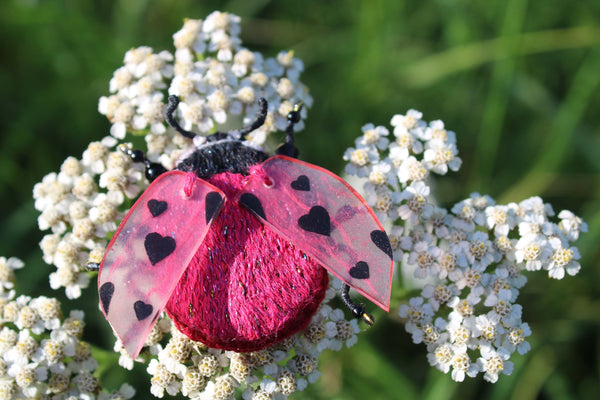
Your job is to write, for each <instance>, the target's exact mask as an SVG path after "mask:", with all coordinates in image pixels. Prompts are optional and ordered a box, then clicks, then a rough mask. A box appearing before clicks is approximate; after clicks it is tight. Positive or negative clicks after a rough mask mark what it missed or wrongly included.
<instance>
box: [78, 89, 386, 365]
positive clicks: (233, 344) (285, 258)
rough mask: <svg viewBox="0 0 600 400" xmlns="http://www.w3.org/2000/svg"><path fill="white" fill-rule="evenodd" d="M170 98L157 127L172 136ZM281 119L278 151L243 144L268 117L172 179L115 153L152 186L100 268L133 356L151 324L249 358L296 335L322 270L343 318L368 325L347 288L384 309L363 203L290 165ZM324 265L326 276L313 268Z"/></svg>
mask: <svg viewBox="0 0 600 400" xmlns="http://www.w3.org/2000/svg"><path fill="white" fill-rule="evenodd" d="M178 104H179V98H177V97H176V96H170V97H169V104H168V107H167V111H166V120H167V122H168V123H169V124H170V125H171V126H172V127H173V128H174V129H175V130H176V131H177V132H179V133H180V134H182V135H184V136H186V137H189V138H193V137H194V136H196V135H195V134H194V133H192V132H189V131H186V130H184V129H183V128H181V126H180V125H179V124H178V122H177V121H176V120H175V118H174V116H173V114H174V112H175V110H176V108H177V106H178ZM299 111H300V107H295V108H294V110H293V111H292V112H291V113H290V114H289V115H288V125H287V128H286V141H285V143H283V144H282V145H281V146H280V147H279V148H278V149H277V151H276V155H274V156H269V155H267V154H266V153H265V152H264V151H262V150H260V149H258V148H256V146H251V145H250V144H249V143H248V142H245V137H246V135H247V134H248V133H250V132H252V131H253V130H254V129H257V128H258V127H260V126H261V125H262V124H263V123H264V120H265V117H266V115H267V102H266V100H264V99H260V100H259V112H258V115H257V118H256V120H255V121H254V122H253V123H252V124H251V125H250V126H248V127H246V128H244V129H242V130H239V131H234V132H229V133H221V132H217V133H215V134H213V135H211V136H208V137H207V139H206V142H205V143H204V144H202V145H200V146H197V147H195V148H194V149H193V150H192V151H190V152H189V153H188V154H187V155H186V156H184V157H182V159H181V160H180V162H179V163H178V165H177V167H176V169H175V170H171V171H167V170H166V169H165V168H164V167H163V166H162V165H160V164H158V163H152V162H150V161H149V160H147V159H146V157H145V156H144V154H143V152H141V151H139V150H131V149H128V148H126V147H125V146H123V147H122V148H121V150H122V151H124V152H125V153H126V154H128V155H129V156H130V157H131V159H132V160H133V161H135V162H141V163H144V164H145V166H146V169H145V172H146V177H147V178H148V180H149V181H151V184H150V186H148V188H147V189H146V190H145V191H144V193H143V194H142V195H141V196H140V197H139V199H138V200H137V201H136V203H135V204H134V205H133V207H132V208H131V209H130V210H129V212H128V214H127V215H126V216H125V218H124V219H123V221H122V222H121V224H120V225H119V227H118V229H117V231H116V232H115V234H114V236H113V237H112V239H111V241H110V243H109V244H108V247H107V250H106V252H105V254H104V258H103V260H102V262H101V264H100V265H98V264H90V265H88V268H89V269H97V270H99V274H98V292H99V298H100V305H101V309H102V312H103V313H104V315H105V317H106V319H107V320H108V322H109V323H110V325H111V326H112V328H113V329H114V331H115V332H116V333H117V335H118V336H119V338H120V339H121V341H122V343H123V346H124V347H125V349H126V351H127V352H128V353H129V355H130V356H131V357H133V358H135V357H136V356H137V355H138V354H139V352H140V351H141V348H142V347H143V345H144V342H145V340H146V338H147V336H148V335H149V333H150V331H151V329H152V327H153V325H154V324H155V322H156V321H157V320H158V318H159V316H160V314H161V313H162V312H163V310H164V311H166V312H167V314H168V315H169V317H170V318H171V319H172V320H173V322H174V324H175V325H176V327H177V328H178V329H179V330H180V331H181V332H183V333H184V334H185V335H187V336H188V337H189V338H190V339H192V340H195V341H200V342H202V343H204V344H205V345H207V346H210V347H214V348H219V349H224V350H233V351H237V352H250V351H256V350H259V349H262V348H265V347H267V346H269V345H271V344H273V343H276V342H278V341H281V340H283V339H285V338H287V337H289V336H291V335H293V334H294V333H296V332H298V331H300V330H302V329H305V328H306V327H307V326H308V324H309V322H310V320H311V317H312V316H313V314H314V313H315V312H316V310H317V308H318V306H319V304H320V303H321V301H322V300H323V297H324V296H325V291H326V289H327V285H328V275H327V271H329V272H330V273H332V274H334V275H335V276H337V277H338V278H340V279H341V280H342V281H343V282H344V284H343V286H342V290H341V296H342V300H343V301H344V303H345V304H346V306H347V307H348V308H349V309H350V311H351V312H352V314H353V316H354V317H356V318H361V319H363V320H364V321H365V322H366V323H368V324H369V325H372V324H373V318H372V317H371V316H370V315H369V314H367V313H366V312H365V309H364V307H363V306H362V305H357V304H355V303H353V302H352V300H350V297H349V294H348V292H349V288H350V287H352V288H354V289H355V290H356V291H358V292H359V293H361V294H362V295H364V296H365V297H366V298H368V299H370V300H371V301H372V302H373V303H375V304H376V305H378V306H379V307H381V308H383V309H384V310H386V311H388V310H389V302H390V291H391V274H392V261H393V260H392V248H391V246H390V242H389V239H388V237H387V235H386V233H385V231H384V229H383V227H382V226H381V223H380V222H379V221H378V220H377V217H376V216H375V214H374V213H373V211H372V210H371V209H370V207H369V206H368V205H367V203H366V202H365V200H364V199H363V198H362V197H361V196H360V195H359V194H358V193H357V192H356V191H355V190H354V189H353V188H352V187H351V186H350V185H349V184H348V183H346V182H345V181H344V180H342V179H341V178H340V177H338V176H336V175H335V174H333V173H331V172H330V171H327V170H325V169H323V168H321V167H318V166H315V165H312V164H309V163H306V162H303V161H300V160H298V159H297V158H296V154H297V151H296V149H295V147H294V135H293V131H294V124H295V123H297V122H298V121H299V119H300V115H299ZM323 267H324V268H323Z"/></svg>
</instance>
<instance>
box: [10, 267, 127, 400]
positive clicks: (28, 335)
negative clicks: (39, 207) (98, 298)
mask: <svg viewBox="0 0 600 400" xmlns="http://www.w3.org/2000/svg"><path fill="white" fill-rule="evenodd" d="M22 266H23V262H21V261H20V260H18V259H16V258H9V259H8V260H7V259H6V258H4V257H0V400H5V399H6V400H8V399H47V400H58V399H96V398H97V399H99V400H110V399H123V400H124V399H130V398H132V397H133V395H134V394H135V392H134V390H133V388H132V387H131V386H129V385H126V384H125V385H123V386H122V387H121V389H120V390H119V391H115V392H113V393H106V392H102V387H101V385H100V383H99V382H98V379H97V378H96V377H95V376H94V375H93V374H94V372H95V370H96V368H97V367H98V362H97V361H96V360H95V359H94V358H93V357H92V350H91V347H90V345H89V344H87V343H86V342H83V341H81V337H82V335H83V328H84V326H85V324H84V322H83V312H81V311H71V313H70V315H69V317H67V318H64V317H63V315H62V310H61V306H60V302H59V301H58V300H57V299H55V298H49V297H45V296H40V297H36V298H31V297H29V296H18V297H15V296H16V293H15V291H14V289H12V287H13V286H14V273H13V270H14V269H16V268H21V267H22Z"/></svg>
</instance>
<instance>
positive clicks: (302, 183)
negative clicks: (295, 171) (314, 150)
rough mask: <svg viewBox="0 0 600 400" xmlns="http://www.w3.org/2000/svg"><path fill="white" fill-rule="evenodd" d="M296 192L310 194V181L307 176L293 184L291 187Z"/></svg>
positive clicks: (302, 176) (299, 178) (301, 177)
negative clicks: (300, 191)
mask: <svg viewBox="0 0 600 400" xmlns="http://www.w3.org/2000/svg"><path fill="white" fill-rule="evenodd" d="M290 186H291V187H292V189H294V190H302V191H303V192H308V191H309V190H310V180H309V179H308V176H306V175H300V176H299V177H298V179H296V180H295V181H293V182H292V184H291V185H290Z"/></svg>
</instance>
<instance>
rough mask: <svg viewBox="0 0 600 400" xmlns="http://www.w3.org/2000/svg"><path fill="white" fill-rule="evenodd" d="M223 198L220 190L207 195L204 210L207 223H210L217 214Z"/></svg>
mask: <svg viewBox="0 0 600 400" xmlns="http://www.w3.org/2000/svg"><path fill="white" fill-rule="evenodd" d="M222 204H223V198H222V197H221V195H220V194H219V193H218V192H210V193H208V194H207V195H206V198H205V205H204V210H205V214H206V223H207V224H208V223H209V222H210V221H211V220H212V219H213V217H214V216H215V214H216V213H217V212H218V211H219V210H220V209H221V205H222Z"/></svg>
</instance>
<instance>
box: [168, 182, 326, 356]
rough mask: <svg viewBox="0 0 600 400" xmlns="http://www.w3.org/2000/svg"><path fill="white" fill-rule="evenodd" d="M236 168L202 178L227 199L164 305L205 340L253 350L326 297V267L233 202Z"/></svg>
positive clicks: (285, 332)
mask: <svg viewBox="0 0 600 400" xmlns="http://www.w3.org/2000/svg"><path fill="white" fill-rule="evenodd" d="M243 179H244V177H243V176H242V175H241V174H232V173H221V174H218V175H215V176H213V177H212V178H210V179H208V180H209V182H210V183H212V184H213V185H215V186H217V187H219V188H220V189H221V190H223V191H224V192H225V193H226V195H227V198H228V199H229V201H227V202H226V203H225V205H224V206H223V209H222V210H221V212H220V214H219V215H218V216H217V217H216V219H215V221H214V222H213V225H212V228H211V230H210V232H209V233H208V234H207V236H206V238H205V240H204V242H203V244H202V245H201V246H200V248H199V249H198V251H197V252H196V255H195V256H194V258H193V259H192V261H191V263H190V265H189V266H188V268H187V270H186V271H185V273H184V275H183V276H182V278H181V280H180V282H179V284H178V286H177V287H176V289H175V291H174V292H173V294H172V296H171V299H170V300H169V303H168V304H167V307H166V310H167V312H168V313H169V315H170V316H171V318H172V319H173V320H174V321H175V324H176V325H177V327H178V329H179V330H180V331H182V332H183V333H185V334H186V335H187V336H189V337H190V338H191V339H193V340H197V341H201V342H203V343H204V344H206V345H207V346H210V347H215V348H220V349H225V350H234V351H243V352H248V351H256V350H259V349H262V348H264V347H267V346H269V345H271V344H273V343H275V342H278V341H280V340H283V339H285V338H287V337H289V336H291V335H292V334H294V333H296V332H298V331H299V330H301V329H304V328H305V327H306V326H307V325H308V323H309V322H310V319H311V317H312V315H313V314H314V313H315V312H316V310H317V308H318V306H319V304H320V303H321V301H322V300H323V297H324V296H325V291H326V289H327V284H328V276H327V272H326V271H325V270H324V269H323V268H322V267H321V266H319V265H318V264H316V263H315V262H313V261H312V260H311V259H310V258H309V257H306V256H305V255H304V254H303V253H302V252H301V251H300V250H298V249H297V248H296V247H295V246H294V245H293V244H291V243H290V242H289V241H286V240H284V239H282V238H281V237H280V236H278V235H277V234H275V233H273V232H272V231H270V230H269V229H268V228H265V227H264V225H263V224H262V223H261V222H260V221H259V220H258V219H256V217H254V216H253V215H252V214H251V213H250V212H249V211H247V210H246V209H243V208H240V207H239V206H238V205H237V204H235V203H234V202H233V199H235V198H236V195H237V193H238V192H239V191H240V190H241V189H242V187H243Z"/></svg>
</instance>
